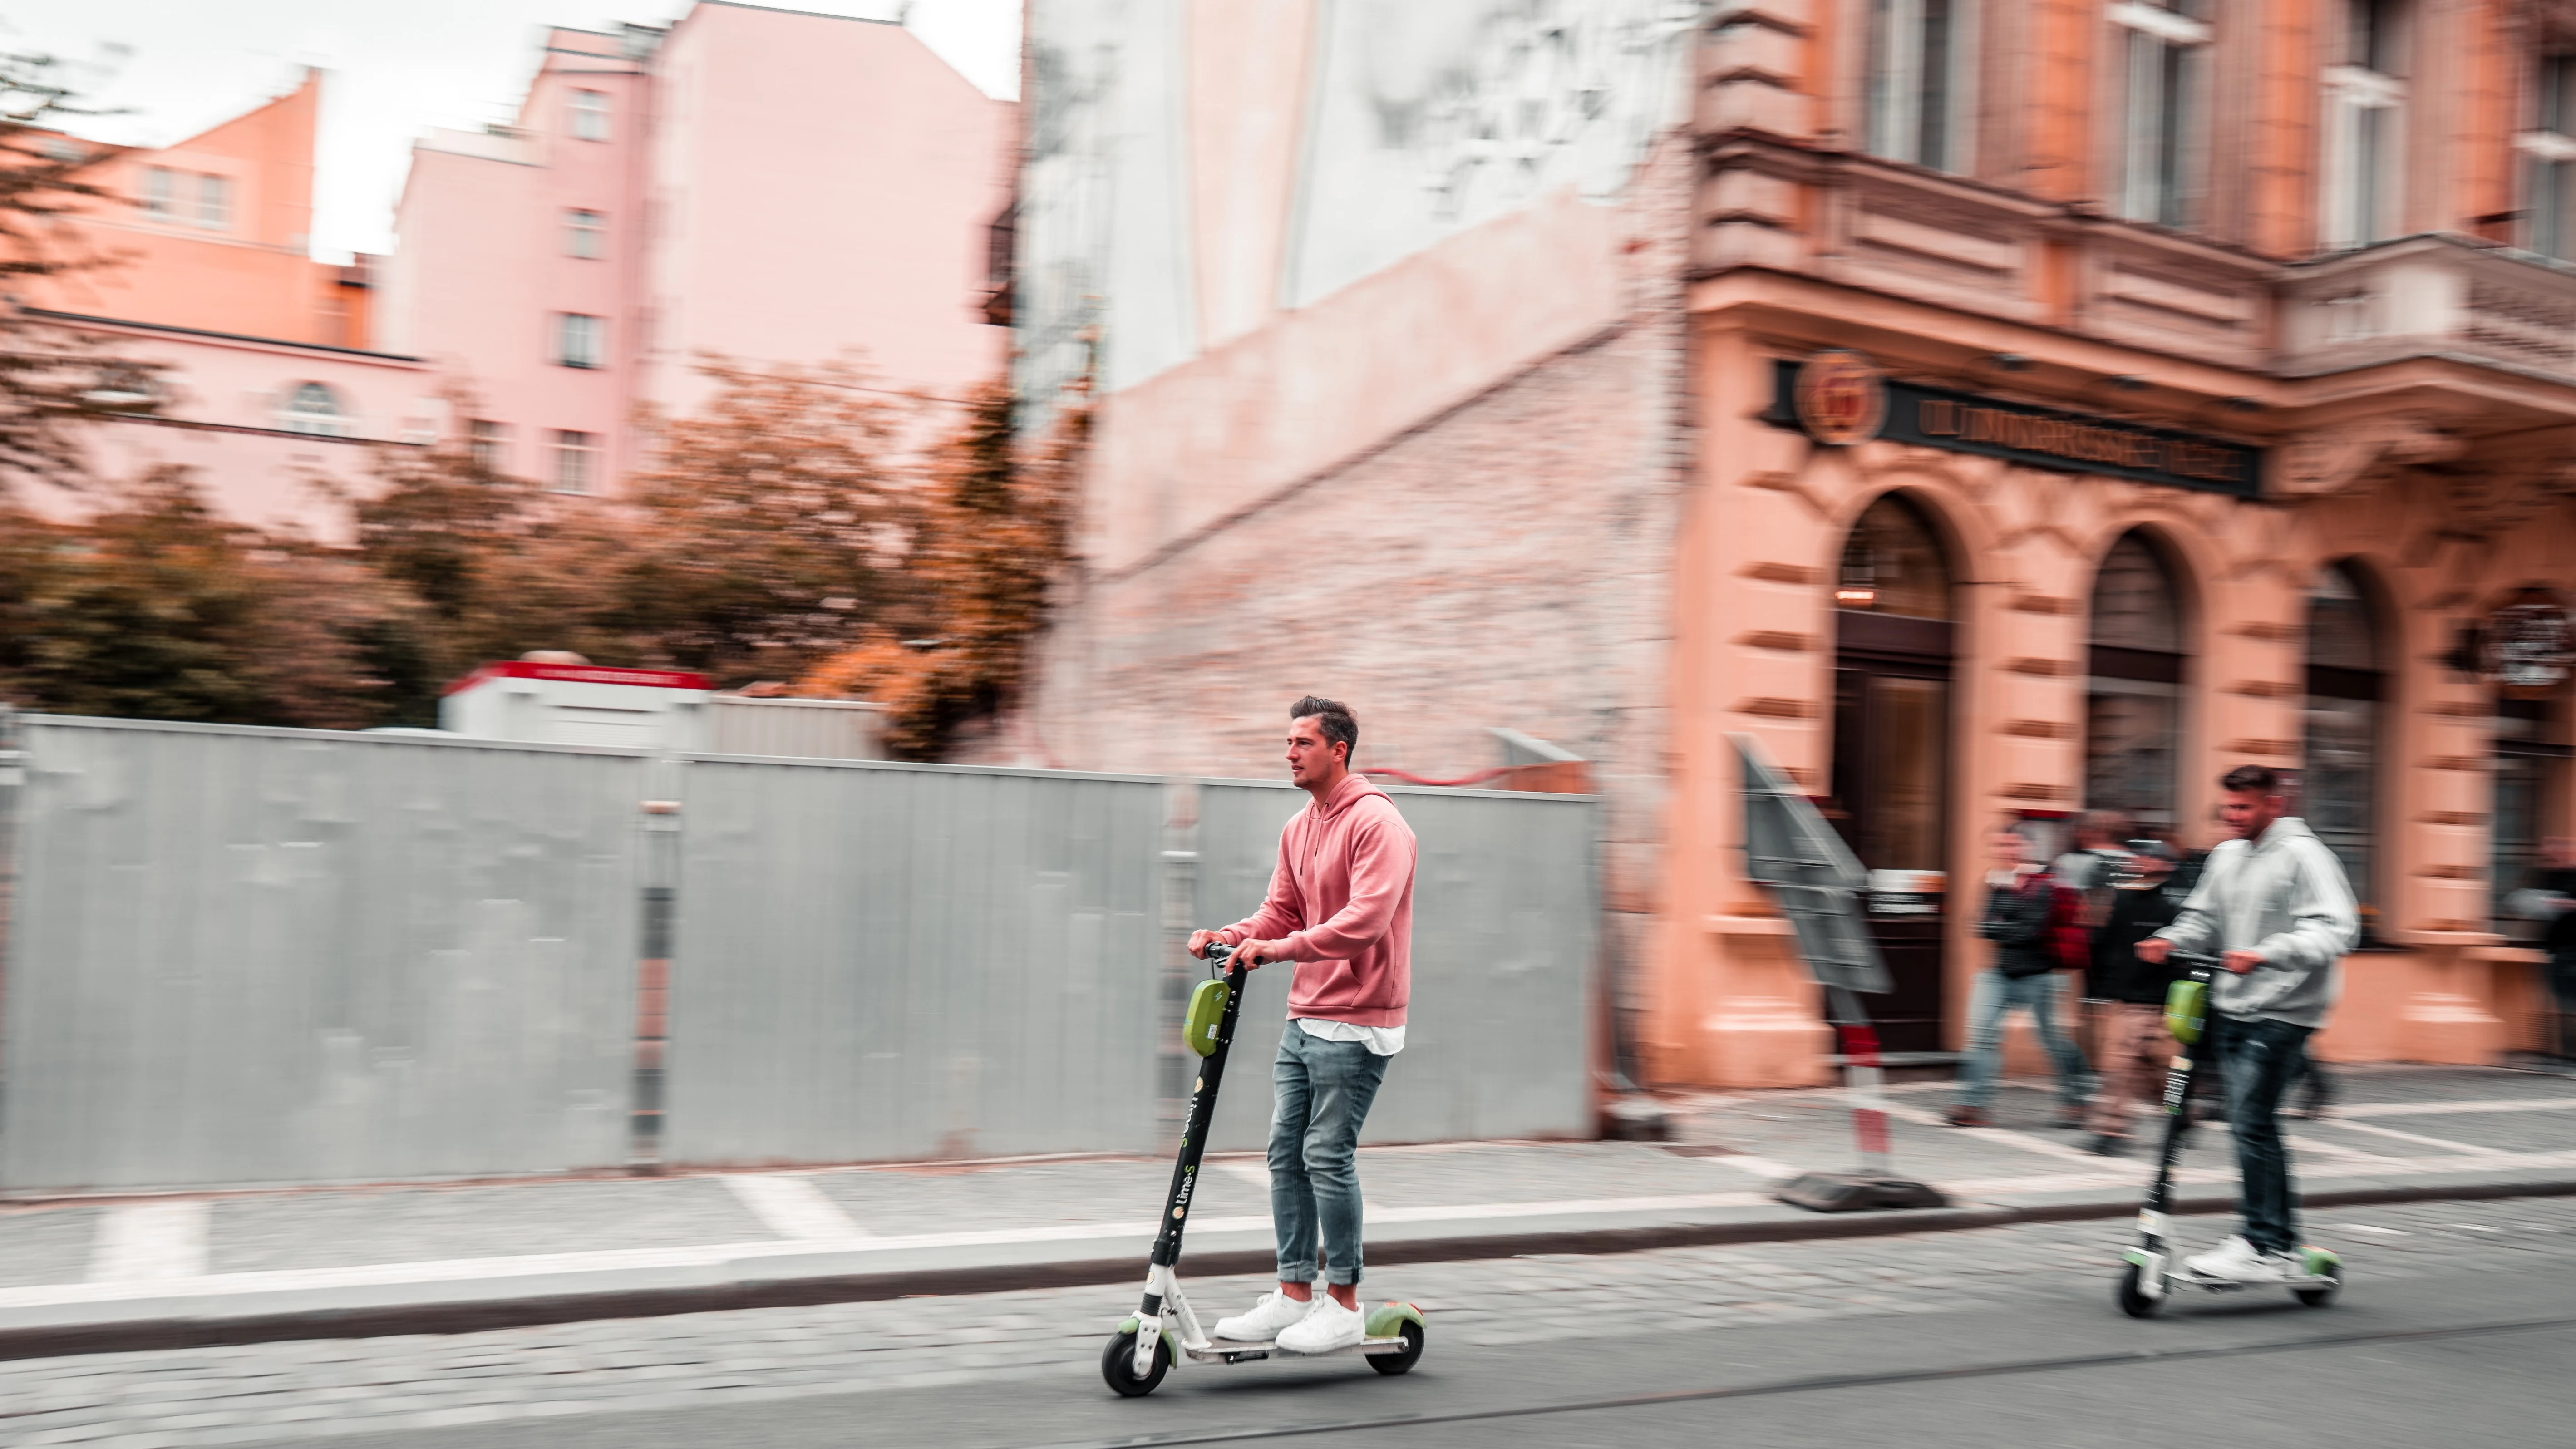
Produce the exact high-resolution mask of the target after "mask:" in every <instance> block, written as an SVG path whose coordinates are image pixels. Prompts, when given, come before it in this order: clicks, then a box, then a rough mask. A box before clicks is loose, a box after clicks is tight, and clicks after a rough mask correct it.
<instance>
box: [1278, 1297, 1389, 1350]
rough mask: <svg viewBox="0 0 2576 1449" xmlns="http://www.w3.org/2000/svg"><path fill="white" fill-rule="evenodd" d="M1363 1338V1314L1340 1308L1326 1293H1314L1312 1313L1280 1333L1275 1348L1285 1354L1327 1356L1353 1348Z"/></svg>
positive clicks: (1365, 1326) (1365, 1331)
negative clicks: (1320, 1354) (1324, 1354)
mask: <svg viewBox="0 0 2576 1449" xmlns="http://www.w3.org/2000/svg"><path fill="white" fill-rule="evenodd" d="M1366 1337H1368V1315H1367V1314H1365V1313H1362V1312H1360V1311H1359V1310H1358V1309H1356V1308H1344V1307H1343V1306H1342V1305H1340V1304H1339V1303H1336V1302H1334V1301H1333V1295H1331V1294H1329V1293H1318V1294H1316V1295H1315V1310H1314V1311H1313V1312H1312V1313H1309V1314H1307V1315H1306V1316H1305V1317H1304V1318H1301V1319H1299V1320H1298V1321H1297V1322H1295V1323H1293V1324H1291V1325H1289V1326H1288V1327H1287V1328H1284V1329H1282V1330H1280V1333H1279V1347H1280V1350H1281V1351H1282V1352H1285V1353H1331V1352H1332V1351H1333V1350H1334V1349H1337V1348H1352V1347H1355V1346H1357V1345H1358V1343H1359V1341H1360V1340H1361V1339H1363V1338H1366Z"/></svg>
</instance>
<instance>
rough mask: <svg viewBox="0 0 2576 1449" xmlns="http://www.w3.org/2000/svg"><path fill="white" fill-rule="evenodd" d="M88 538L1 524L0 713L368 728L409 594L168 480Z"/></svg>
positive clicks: (114, 500)
mask: <svg viewBox="0 0 2576 1449" xmlns="http://www.w3.org/2000/svg"><path fill="white" fill-rule="evenodd" d="M101 502H102V503H103V504H104V505H105V506H104V507H102V509H101V511H100V512H98V513H97V514H96V515H95V516H93V517H91V518H89V519H88V520H86V521H84V522H82V523H80V524H78V525H66V524H51V523H45V522H43V521H41V520H38V519H36V518H34V517H32V516H29V515H26V514H23V513H21V514H13V515H10V516H8V517H6V518H0V537H5V538H6V539H7V540H8V542H7V543H6V544H5V545H0V697H6V698H9V699H10V700H11V701H12V702H13V703H17V704H21V705H24V706H26V707H30V708H35V709H42V710H49V711H53V712H57V713H64V714H97V715H123V716H128V717H132V718H138V719H175V720H207V721H216V722H223V723H233V724H282V725H304V726H311V727H316V728H326V729H350V728H363V727H365V726H367V725H371V724H375V723H377V722H378V720H379V719H380V718H381V717H382V714H383V711H384V706H383V703H382V701H381V695H382V694H383V692H384V690H385V688H386V681H385V680H384V679H383V678H382V677H381V676H380V675H379V674H378V673H377V672H376V670H375V669H374V668H373V667H371V660H370V657H369V656H370V640H371V638H374V637H378V636H381V635H382V634H384V633H385V632H387V631H388V630H392V629H398V628H399V627H400V626H401V621H402V618H403V616H404V615H405V613H406V612H407V611H408V609H409V607H410V605H409V603H408V601H407V600H406V599H405V598H404V597H403V596H402V595H401V594H400V593H399V591H397V590H394V589H391V588H388V587H386V586H385V585H384V583H383V581H382V580H380V579H379V578H377V577H376V576H375V575H374V574H372V573H371V572H370V571H368V570H367V569H365V568H364V567H362V566H361V565H359V564H358V563H357V561H356V560H354V559H351V558H349V557H347V556H345V555H342V554H339V553H338V552H336V551H333V550H327V549H318V548H315V547H313V546H311V545H308V544H304V543H302V542H299V541H279V540H274V539H269V538H266V537H264V536H262V535H261V534H259V533H258V532H257V531H255V530H252V529H248V528H245V527H242V526H241V525H239V524H235V523H231V522H228V521H226V520H225V519H223V518H221V517H219V516H217V515H216V514H215V513H214V512H213V511H212V510H211V509H209V508H208V507H207V505H206V502H205V500H204V498H203V497H202V496H200V494H199V493H198V491H197V489H196V487H195V485H194V483H193V482H192V481H191V480H190V478H189V477H188V475H187V474H186V473H185V472H184V471H183V470H179V469H160V470H156V471H154V472H152V473H149V474H147V475H145V476H144V477H142V478H141V479H138V480H135V481H133V482H131V483H125V484H120V485H117V486H116V487H115V488H114V489H113V491H111V492H109V493H107V494H105V495H104V496H103V497H102V499H101Z"/></svg>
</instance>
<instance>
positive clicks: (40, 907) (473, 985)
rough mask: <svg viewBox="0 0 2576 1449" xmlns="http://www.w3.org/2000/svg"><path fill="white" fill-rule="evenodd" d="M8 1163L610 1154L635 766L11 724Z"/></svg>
mask: <svg viewBox="0 0 2576 1449" xmlns="http://www.w3.org/2000/svg"><path fill="white" fill-rule="evenodd" d="M26 737H27V751H28V766H29V772H28V780H27V787H26V789H25V791H24V796H23V802H22V811H21V815H22V819H21V822H20V824H21V832H22V833H21V837H20V839H21V844H22V847H23V848H22V852H21V861H22V866H23V876H22V879H21V882H20V891H19V896H18V900H19V910H18V916H17V920H16V921H15V923H14V929H13V931H12V933H11V940H10V943H9V945H10V960H9V963H8V968H9V971H8V982H7V989H8V1011H7V1021H6V1030H7V1041H6V1047H5V1050H6V1052H7V1069H8V1091H7V1093H6V1096H5V1099H0V1185H6V1186H7V1187H9V1188H11V1189H13V1190H30V1189H42V1190H73V1189H87V1188H113V1187H155V1186H181V1185H189V1186H207V1185H222V1184H251V1183H293V1182H322V1181H354V1180H379V1179H388V1178H402V1177H434V1176H460V1175H483V1174H495V1173H513V1172H544V1171H554V1170H562V1169H569V1168H592V1167H607V1166H614V1165H616V1164H618V1163H620V1162H622V1161H623V1160H624V1156H625V1149H626V1142H627V1132H628V1112H629V1109H630V1101H629V1096H630V1091H631V1083H632V1080H633V1065H634V1044H633V1023H634V992H635V956H636V939H635V937H636V919H637V911H636V881H635V879H634V870H633V859H634V851H633V849H632V844H631V835H632V830H633V821H634V817H635V807H636V800H637V784H638V781H639V779H640V771H641V768H642V764H643V761H642V760H641V759H640V758H638V757H636V756H634V755H631V754H622V753H618V752H609V751H603V752H584V751H576V750H531V749H525V748H514V747H489V746H480V745H460V744H448V743H442V742H432V741H407V740H403V739H399V738H388V737H369V736H365V735H351V734H333V733H324V732H318V731H290V730H248V729H229V728H223V727H216V726H190V725H140V724H135V723H133V722H127V721H84V720H73V719H65V718H52V717H36V718H32V719H30V720H29V721H28V722H27V728H26Z"/></svg>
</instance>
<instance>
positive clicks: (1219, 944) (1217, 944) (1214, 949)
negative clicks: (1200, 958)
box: [1206, 941, 1234, 974]
mask: <svg viewBox="0 0 2576 1449" xmlns="http://www.w3.org/2000/svg"><path fill="white" fill-rule="evenodd" d="M1206 954H1207V963H1208V964H1209V965H1210V966H1213V967H1215V968H1216V969H1218V970H1219V971H1223V972H1227V973H1229V974H1231V973H1232V972H1233V970H1234V948H1233V947H1232V946H1229V945H1227V944H1226V943H1224V942H1223V941H1210V942H1208V943H1207V953H1206Z"/></svg>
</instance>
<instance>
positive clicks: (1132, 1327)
mask: <svg viewBox="0 0 2576 1449" xmlns="http://www.w3.org/2000/svg"><path fill="white" fill-rule="evenodd" d="M1137 1322H1138V1319H1137V1317H1136V1315H1135V1314H1133V1313H1130V1314H1128V1315H1127V1316H1126V1317H1124V1318H1122V1319H1119V1320H1118V1331H1119V1332H1120V1333H1134V1332H1135V1331H1136V1324H1137ZM1163 1342H1165V1343H1167V1344H1170V1345H1171V1348H1172V1353H1173V1355H1174V1356H1175V1357H1178V1356H1179V1354H1180V1351H1181V1336H1180V1335H1179V1334H1177V1333H1175V1332H1173V1331H1172V1325H1170V1324H1168V1323H1166V1324H1164V1325H1163Z"/></svg>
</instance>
